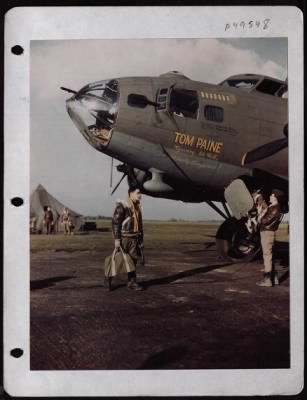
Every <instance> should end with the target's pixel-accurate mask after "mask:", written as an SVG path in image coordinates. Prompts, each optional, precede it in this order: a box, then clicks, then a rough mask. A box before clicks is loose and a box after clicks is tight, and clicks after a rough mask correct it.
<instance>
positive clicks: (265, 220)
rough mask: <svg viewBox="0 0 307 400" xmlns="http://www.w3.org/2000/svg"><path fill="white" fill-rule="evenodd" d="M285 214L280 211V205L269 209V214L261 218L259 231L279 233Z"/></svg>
mask: <svg viewBox="0 0 307 400" xmlns="http://www.w3.org/2000/svg"><path fill="white" fill-rule="evenodd" d="M282 217H283V214H282V213H281V211H280V205H279V204H275V205H271V206H269V207H268V209H267V212H266V213H265V214H264V216H263V217H262V218H261V221H260V225H259V230H260V232H262V231H277V229H278V226H279V224H280V221H281V220H282Z"/></svg>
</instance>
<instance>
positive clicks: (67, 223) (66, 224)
mask: <svg viewBox="0 0 307 400" xmlns="http://www.w3.org/2000/svg"><path fill="white" fill-rule="evenodd" d="M60 218H61V222H62V224H63V228H64V234H65V235H72V234H73V231H74V226H73V223H72V220H71V216H70V212H69V211H68V210H67V208H64V209H63V213H62V215H61V216H60V215H58V216H57V218H56V217H55V216H54V214H53V212H52V210H51V207H50V206H48V207H47V208H46V210H45V213H44V217H43V224H44V230H45V233H46V234H47V235H49V234H50V233H56V222H58V220H59V219H60Z"/></svg>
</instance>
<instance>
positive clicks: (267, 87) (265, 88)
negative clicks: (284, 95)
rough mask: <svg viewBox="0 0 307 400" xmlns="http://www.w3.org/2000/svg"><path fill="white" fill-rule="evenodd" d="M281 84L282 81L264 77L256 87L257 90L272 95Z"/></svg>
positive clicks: (274, 94) (275, 94) (275, 93)
mask: <svg viewBox="0 0 307 400" xmlns="http://www.w3.org/2000/svg"><path fill="white" fill-rule="evenodd" d="M281 86H283V84H282V83H280V82H276V81H271V80H270V79H264V80H263V81H262V82H261V83H260V84H259V85H258V86H257V88H256V90H257V91H258V92H261V93H266V94H271V95H272V96H277V95H278V94H277V93H278V91H279V89H280V88H281Z"/></svg>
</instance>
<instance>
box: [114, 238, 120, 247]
mask: <svg viewBox="0 0 307 400" xmlns="http://www.w3.org/2000/svg"><path fill="white" fill-rule="evenodd" d="M114 247H115V248H116V249H119V248H120V239H115V241H114Z"/></svg>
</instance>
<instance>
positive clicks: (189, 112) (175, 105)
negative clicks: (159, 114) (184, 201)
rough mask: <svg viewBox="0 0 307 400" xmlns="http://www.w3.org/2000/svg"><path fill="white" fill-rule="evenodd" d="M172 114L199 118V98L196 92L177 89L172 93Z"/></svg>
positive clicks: (170, 105)
mask: <svg viewBox="0 0 307 400" xmlns="http://www.w3.org/2000/svg"><path fill="white" fill-rule="evenodd" d="M169 107H170V112H172V113H174V114H177V115H179V116H182V117H188V118H197V113H198V107H199V103H198V96H197V92H196V91H195V90H188V89H177V88H174V89H173V90H172V91H171V97H170V104H169Z"/></svg>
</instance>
